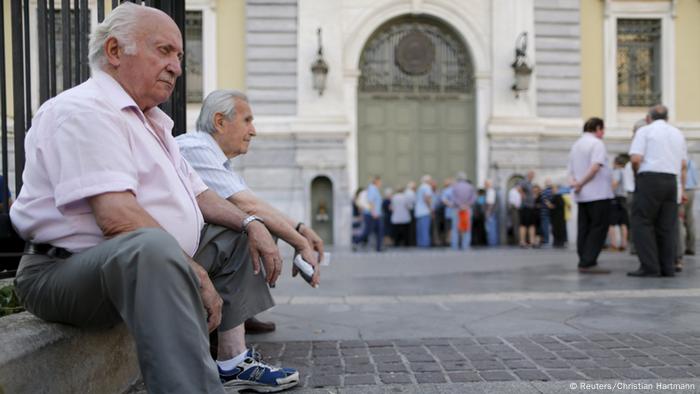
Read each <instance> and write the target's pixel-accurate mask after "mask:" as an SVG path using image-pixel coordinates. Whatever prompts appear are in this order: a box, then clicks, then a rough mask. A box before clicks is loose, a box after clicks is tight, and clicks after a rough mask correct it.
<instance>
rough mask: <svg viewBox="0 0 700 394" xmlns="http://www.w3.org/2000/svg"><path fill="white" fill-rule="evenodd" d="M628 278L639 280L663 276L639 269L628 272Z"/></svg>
mask: <svg viewBox="0 0 700 394" xmlns="http://www.w3.org/2000/svg"><path fill="white" fill-rule="evenodd" d="M627 276H634V277H637V278H658V277H659V276H661V275H659V274H658V273H654V272H647V271H644V270H643V269H638V270H636V271H632V272H628V273H627Z"/></svg>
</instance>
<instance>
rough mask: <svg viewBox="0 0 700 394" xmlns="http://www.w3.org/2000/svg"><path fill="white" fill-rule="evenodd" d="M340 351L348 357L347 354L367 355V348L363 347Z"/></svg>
mask: <svg viewBox="0 0 700 394" xmlns="http://www.w3.org/2000/svg"><path fill="white" fill-rule="evenodd" d="M340 353H341V354H342V355H343V356H345V357H347V356H367V355H368V353H367V349H366V348H361V347H351V348H347V349H340ZM314 354H316V351H315V350H314Z"/></svg>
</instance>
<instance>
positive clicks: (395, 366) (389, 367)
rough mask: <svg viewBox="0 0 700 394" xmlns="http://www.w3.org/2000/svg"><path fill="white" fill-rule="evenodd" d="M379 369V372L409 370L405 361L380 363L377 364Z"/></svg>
mask: <svg viewBox="0 0 700 394" xmlns="http://www.w3.org/2000/svg"><path fill="white" fill-rule="evenodd" d="M377 371H379V372H408V369H406V366H405V365H404V364H403V363H380V364H377Z"/></svg>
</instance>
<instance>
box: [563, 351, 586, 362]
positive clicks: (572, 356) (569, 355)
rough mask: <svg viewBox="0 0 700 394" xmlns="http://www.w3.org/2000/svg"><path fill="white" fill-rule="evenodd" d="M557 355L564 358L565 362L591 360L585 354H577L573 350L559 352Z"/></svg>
mask: <svg viewBox="0 0 700 394" xmlns="http://www.w3.org/2000/svg"><path fill="white" fill-rule="evenodd" d="M556 353H557V355H558V356H559V357H561V358H563V359H564V360H584V359H587V358H590V357H589V356H588V355H586V354H583V353H581V352H576V351H573V350H569V351H558V352H556Z"/></svg>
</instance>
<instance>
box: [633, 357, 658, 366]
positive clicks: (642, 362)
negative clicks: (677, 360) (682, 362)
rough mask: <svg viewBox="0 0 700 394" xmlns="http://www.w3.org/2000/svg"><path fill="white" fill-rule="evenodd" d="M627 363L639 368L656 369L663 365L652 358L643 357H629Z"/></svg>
mask: <svg viewBox="0 0 700 394" xmlns="http://www.w3.org/2000/svg"><path fill="white" fill-rule="evenodd" d="M627 359H628V360H629V361H631V362H632V363H634V364H636V365H639V366H640V367H657V366H662V365H665V363H664V362H663V361H660V360H657V359H655V358H653V357H649V356H644V357H629V358H627Z"/></svg>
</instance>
